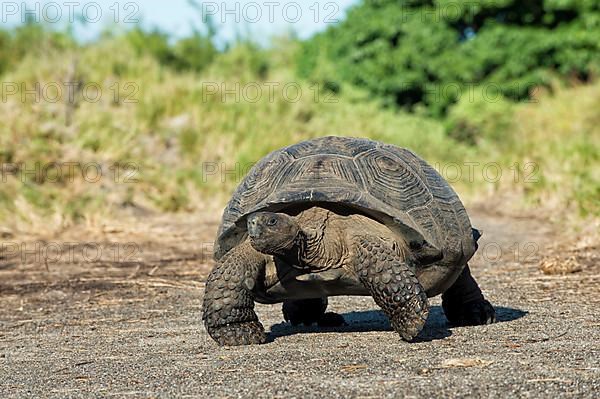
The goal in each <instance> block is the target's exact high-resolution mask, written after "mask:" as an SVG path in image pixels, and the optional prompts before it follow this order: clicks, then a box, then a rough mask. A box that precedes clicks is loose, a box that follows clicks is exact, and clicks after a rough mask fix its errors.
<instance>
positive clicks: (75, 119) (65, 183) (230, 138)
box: [0, 37, 600, 228]
mask: <svg viewBox="0 0 600 399" xmlns="http://www.w3.org/2000/svg"><path fill="white" fill-rule="evenodd" d="M295 48H296V47H295V44H294V43H293V42H289V41H287V42H286V41H283V42H282V43H279V45H278V46H276V47H275V48H274V49H272V50H257V49H255V48H253V46H251V45H249V44H247V43H241V44H239V45H237V46H236V47H234V48H233V49H231V50H229V51H227V52H224V53H219V54H217V55H215V56H214V57H215V58H214V60H212V62H211V63H210V64H209V65H208V66H206V67H204V68H203V69H202V70H201V71H195V70H187V71H185V70H180V69H177V68H171V67H168V66H165V65H161V64H160V63H159V62H158V61H157V60H156V58H154V57H152V56H151V55H144V54H142V55H140V54H139V53H138V52H136V50H135V48H134V47H133V46H132V45H131V44H130V43H129V42H128V41H127V40H125V39H124V38H123V37H112V38H107V39H104V40H102V41H100V42H98V43H95V44H92V45H89V46H85V47H82V48H78V49H69V48H61V49H60V50H57V51H51V52H46V53H43V54H39V53H36V54H30V55H28V56H25V57H24V58H23V59H22V60H21V61H20V62H19V63H17V64H16V65H15V66H14V67H12V68H10V69H9V70H7V71H6V72H4V74H3V76H2V80H3V81H4V82H18V83H19V84H20V83H25V84H26V85H27V86H26V87H28V88H31V87H33V85H34V82H40V83H41V85H42V86H43V87H46V86H44V85H48V84H54V83H55V82H64V81H65V80H70V79H72V78H75V79H77V80H79V81H80V82H81V83H82V84H83V87H89V86H90V84H91V83H97V84H98V85H99V86H100V87H101V88H102V96H101V97H100V98H99V100H98V101H97V102H90V101H85V100H84V99H82V98H81V93H79V95H78V101H77V105H76V107H75V108H74V110H73V113H72V123H71V124H70V125H68V124H67V120H66V114H67V112H68V108H69V106H68V105H66V101H65V98H62V99H61V100H60V101H57V102H50V101H44V100H41V101H39V102H36V101H30V100H28V101H25V102H23V101H21V98H20V95H19V94H14V95H10V96H8V97H7V101H6V102H5V103H3V104H2V107H1V108H0V161H1V162H2V163H3V164H5V168H4V169H7V168H8V169H9V171H8V172H7V170H5V173H4V176H3V183H2V186H1V188H0V203H1V207H0V220H1V221H2V223H3V224H5V225H9V226H13V227H15V228H20V227H22V226H25V227H24V228H26V226H31V225H32V224H42V225H45V226H54V227H57V228H60V227H65V226H68V225H70V224H73V223H81V222H90V221H95V220H100V219H102V218H108V217H115V216H117V215H118V214H119V212H120V211H121V210H126V209H132V208H136V209H137V208H143V209H148V210H151V211H156V212H180V211H195V210H199V209H205V208H212V209H214V208H216V207H219V206H221V205H222V204H223V203H224V201H225V200H226V199H227V197H228V195H229V194H230V192H231V190H233V188H234V187H235V185H236V184H237V183H238V182H239V181H240V179H241V178H242V177H243V175H244V174H245V172H246V171H247V170H248V168H249V167H250V166H251V165H252V163H254V162H256V161H257V160H258V159H260V158H261V157H263V156H264V155H266V154H267V153H268V152H269V151H272V150H274V149H277V148H280V147H282V146H285V145H289V144H292V143H295V142H298V141H300V140H304V139H308V138H312V137H318V136H323V135H348V136H360V137H369V138H373V139H376V140H382V141H386V142H388V143H393V144H396V145H399V146H403V147H408V148H410V149H412V150H413V151H415V152H416V153H418V154H420V155H421V156H422V157H424V158H425V159H426V160H427V161H429V162H430V163H432V164H435V165H438V167H439V169H441V170H442V172H444V173H443V174H444V175H445V177H447V178H449V180H451V182H452V184H453V186H454V187H455V188H456V189H457V191H459V193H460V194H461V196H463V197H465V198H466V199H467V200H477V199H481V198H486V197H489V196H498V195H501V194H505V193H508V192H510V193H516V194H517V196H518V198H520V203H522V204H524V205H525V206H534V207H539V206H548V207H556V209H562V210H563V213H564V215H571V214H576V215H584V216H585V215H592V216H598V215H600V209H599V206H598V198H600V186H599V176H598V173H599V169H600V168H599V167H598V166H599V162H598V161H599V159H598V157H599V155H598V154H600V143H599V138H600V131H599V130H600V119H599V118H600V114H599V113H598V112H597V110H598V109H600V84H594V85H590V86H581V87H575V88H570V89H560V88H557V89H556V92H555V94H554V95H543V96H541V97H540V98H539V102H538V103H532V104H519V105H515V104H513V103H510V102H503V101H500V102H498V103H485V102H482V101H474V102H462V103H459V104H458V105H457V106H456V107H455V108H454V109H453V110H452V111H451V112H450V113H449V116H448V118H447V119H446V120H436V119H430V118H426V117H423V116H418V115H411V114H407V113H403V112H399V111H393V110H386V109H384V108H382V107H381V105H380V103H379V102H378V101H377V100H376V99H373V98H370V97H368V96H367V95H366V94H365V93H364V92H362V91H361V90H359V89H356V88H353V87H351V86H344V87H343V88H342V90H341V91H340V93H339V94H333V93H331V92H330V91H328V90H327V89H325V88H322V87H321V88H316V87H314V86H311V83H310V82H307V81H303V80H301V79H298V78H297V77H296V76H295V74H294V72H293V71H294V67H293V65H291V64H290V62H291V61H290V60H291V59H293V55H294V51H295ZM73 71H74V72H73ZM275 83H279V86H278V87H276V88H275V90H274V94H273V96H272V97H271V96H270V95H269V93H268V87H269V86H268V85H269V84H271V85H272V84H275ZM236 84H239V85H240V86H239V89H236V91H237V92H239V93H244V90H246V94H248V96H250V97H252V98H253V99H254V98H255V96H254V94H252V92H251V90H252V89H253V88H256V87H260V88H261V89H262V91H263V95H262V96H260V98H256V99H255V101H254V100H253V101H247V100H248V98H246V99H244V98H243V97H242V98H240V99H239V101H238V100H236V99H235V98H234V96H233V95H231V94H226V93H225V94H223V93H222V90H221V89H222V88H225V89H231V88H235V85H236ZM286 84H290V85H293V87H295V88H300V90H301V93H302V95H301V96H300V97H299V98H298V99H295V95H294V94H293V93H294V90H293V89H290V91H289V92H288V94H290V95H291V96H292V98H291V99H290V98H286V97H285V96H284V94H283V92H282V88H283V86H285V85H286ZM215 88H216V89H215ZM116 94H118V96H117V95H116ZM221 94H223V96H224V97H223V98H221ZM36 162H37V163H40V164H41V165H47V164H49V163H52V162H57V163H64V162H76V163H77V164H78V165H83V166H85V167H88V168H90V169H89V170H88V172H90V171H93V170H94V168H96V167H99V168H101V170H102V177H101V178H100V179H99V180H98V181H90V180H92V179H90V178H89V176H88V178H87V179H84V178H82V173H81V171H80V170H78V169H77V168H75V169H76V170H75V171H74V172H73V173H72V174H71V175H69V174H67V173H64V170H65V168H64V167H63V168H61V172H63V173H62V175H61V176H60V177H59V178H50V179H48V178H47V176H33V177H32V176H22V175H20V174H19V171H18V170H17V171H14V170H12V169H11V168H13V166H11V165H17V168H21V169H26V170H33V169H34V165H35V163H36ZM476 163H478V164H479V166H474V167H473V172H474V173H473V175H472V176H470V175H469V166H468V165H474V164H476ZM490 163H497V165H498V167H499V168H500V169H501V170H502V178H501V179H499V180H498V181H490V179H487V180H486V178H485V176H484V174H483V166H484V165H487V164H490ZM515 164H518V165H520V167H519V168H516V169H515V168H514V167H513V165H515ZM90 165H91V166H90ZM527 165H537V166H536V168H537V169H535V170H533V169H532V170H529V169H524V168H526V167H529V166H527ZM457 168H458V169H457ZM511 168H512V169H511ZM11 170H12V171H11ZM456 170H460V172H461V176H460V177H456V173H454V172H456ZM532 172H533V174H532ZM455 177H456V178H455ZM527 177H529V179H526V178H527Z"/></svg>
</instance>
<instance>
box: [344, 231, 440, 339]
mask: <svg viewBox="0 0 600 399" xmlns="http://www.w3.org/2000/svg"><path fill="white" fill-rule="evenodd" d="M356 248H357V260H356V265H355V270H356V272H357V273H358V277H359V279H360V281H361V282H362V283H363V284H364V285H365V286H366V287H367V288H368V289H369V291H371V295H372V296H373V299H374V300H375V302H376V303H377V305H379V306H380V307H381V308H382V309H383V312H384V313H385V314H386V315H387V316H388V317H389V319H390V323H391V324H392V327H393V328H394V330H395V331H396V332H397V333H398V334H400V336H401V337H402V339H404V340H406V341H411V340H412V339H413V338H414V337H416V336H417V334H419V332H420V331H421V330H422V329H423V325H424V324H425V321H426V320H427V315H428V313H429V305H428V303H427V295H426V294H425V290H424V289H423V287H422V286H421V283H419V280H417V277H416V276H415V274H414V273H413V272H412V271H411V270H410V268H409V266H408V265H409V263H408V262H410V261H411V260H410V259H404V258H403V257H401V256H399V255H398V254H397V253H396V252H394V251H393V250H392V249H391V248H390V247H389V246H388V245H386V244H385V243H384V242H383V241H381V240H380V239H378V238H376V237H361V238H359V239H358V243H357V245H356Z"/></svg>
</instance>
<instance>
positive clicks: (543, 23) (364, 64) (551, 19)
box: [299, 0, 600, 116]
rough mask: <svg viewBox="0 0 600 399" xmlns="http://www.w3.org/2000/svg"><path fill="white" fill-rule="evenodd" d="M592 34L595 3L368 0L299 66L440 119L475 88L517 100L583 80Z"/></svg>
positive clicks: (595, 61)
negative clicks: (554, 82) (562, 81)
mask: <svg viewBox="0 0 600 399" xmlns="http://www.w3.org/2000/svg"><path fill="white" fill-rule="evenodd" d="M598 38H600V2H598V1H595V0H529V1H520V0H477V1H474V0H365V1H363V2H361V3H360V4H359V5H358V6H356V7H354V8H352V9H351V10H350V11H349V13H348V16H347V18H346V20H345V21H343V22H342V23H340V24H339V25H333V26H331V27H330V28H329V29H327V30H326V31H325V32H323V33H321V34H319V35H316V36H315V37H314V38H313V39H311V40H308V41H307V42H306V43H305V44H304V49H303V52H302V55H301V57H300V58H299V71H300V74H301V75H302V76H305V77H310V78H312V79H315V80H319V81H323V82H332V83H333V84H334V85H339V83H340V82H344V81H348V82H352V83H353V84H356V85H358V86H361V87H364V88H366V89H368V90H369V91H370V92H371V93H372V94H373V95H375V96H377V97H382V98H383V99H384V100H385V102H386V104H388V105H393V106H400V107H406V108H410V109H413V108H415V107H416V106H417V108H419V109H420V108H422V107H421V106H424V107H425V108H424V109H425V111H426V112H427V113H428V114H431V115H435V116H439V115H442V114H445V112H446V111H447V110H448V107H449V106H450V105H451V104H453V103H455V102H457V101H458V100H459V99H460V98H461V97H462V96H464V95H468V93H470V92H471V91H472V90H474V89H475V88H476V87H477V86H480V87H483V89H485V90H486V91H489V92H490V93H489V95H491V96H496V95H497V94H501V95H502V96H503V97H506V98H508V99H512V100H523V99H526V98H529V97H530V95H531V94H532V91H534V90H536V89H537V88H538V87H540V86H545V87H550V86H551V82H552V80H553V79H554V78H556V77H561V78H564V79H570V80H578V81H588V80H590V79H591V77H592V76H593V75H594V74H596V73H597V71H598V70H599V66H600V40H599V39H598Z"/></svg>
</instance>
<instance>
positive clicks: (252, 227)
mask: <svg viewBox="0 0 600 399" xmlns="http://www.w3.org/2000/svg"><path fill="white" fill-rule="evenodd" d="M258 219H259V216H258V215H256V214H253V215H250V216H248V220H247V221H246V227H247V229H248V235H249V236H250V238H256V237H258V236H260V234H261V233H262V227H261V226H260V224H259V223H258Z"/></svg>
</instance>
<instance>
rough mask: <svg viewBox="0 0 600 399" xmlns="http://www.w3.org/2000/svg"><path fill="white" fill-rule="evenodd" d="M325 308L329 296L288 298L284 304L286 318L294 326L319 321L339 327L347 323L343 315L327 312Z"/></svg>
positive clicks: (320, 323) (324, 325) (283, 309)
mask: <svg viewBox="0 0 600 399" xmlns="http://www.w3.org/2000/svg"><path fill="white" fill-rule="evenodd" d="M325 309H327V297H323V298H310V299H295V300H288V301H284V302H283V306H282V311H283V317H284V319H285V320H286V321H289V322H291V323H292V325H293V326H297V325H299V324H304V325H307V326H309V325H311V324H313V323H317V324H318V325H319V326H321V327H339V326H342V325H345V324H346V322H345V321H344V318H343V317H342V316H340V315H339V314H337V313H333V312H325Z"/></svg>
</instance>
